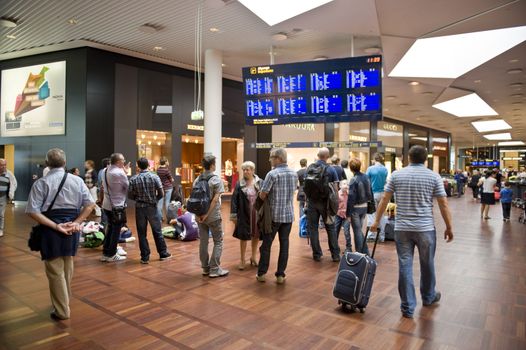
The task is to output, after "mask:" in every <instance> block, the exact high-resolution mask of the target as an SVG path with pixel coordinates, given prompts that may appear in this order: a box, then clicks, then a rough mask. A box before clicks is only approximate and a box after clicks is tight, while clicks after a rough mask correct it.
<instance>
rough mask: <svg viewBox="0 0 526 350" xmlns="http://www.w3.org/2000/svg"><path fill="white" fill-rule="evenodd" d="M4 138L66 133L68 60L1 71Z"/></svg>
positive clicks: (1, 121) (0, 106) (0, 101)
mask: <svg viewBox="0 0 526 350" xmlns="http://www.w3.org/2000/svg"><path fill="white" fill-rule="evenodd" d="M1 89H2V90H1V93H2V96H1V100H0V112H1V116H0V123H1V128H0V132H1V136H2V137H15V136H42V135H63V134H65V132H66V61H60V62H52V63H45V64H39V65H35V66H28V67H20V68H13V69H6V70H3V71H2V85H1Z"/></svg>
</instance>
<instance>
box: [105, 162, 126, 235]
mask: <svg viewBox="0 0 526 350" xmlns="http://www.w3.org/2000/svg"><path fill="white" fill-rule="evenodd" d="M104 180H105V181H106V192H108V197H109V199H110V205H111V223H112V224H114V225H123V224H125V223H126V221H127V219H126V205H119V206H117V207H114V206H113V201H112V199H111V194H110V184H109V183H108V168H106V170H104Z"/></svg>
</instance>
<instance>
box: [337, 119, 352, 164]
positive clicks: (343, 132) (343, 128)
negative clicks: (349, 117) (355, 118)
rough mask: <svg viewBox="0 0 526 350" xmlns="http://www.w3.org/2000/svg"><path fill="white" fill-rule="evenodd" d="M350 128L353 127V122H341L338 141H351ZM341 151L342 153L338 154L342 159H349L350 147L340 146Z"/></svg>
mask: <svg viewBox="0 0 526 350" xmlns="http://www.w3.org/2000/svg"><path fill="white" fill-rule="evenodd" d="M350 129H351V123H349V122H345V123H340V127H339V128H338V130H339V131H338V134H339V135H338V136H339V137H338V141H344V142H346V141H349V134H350ZM339 152H340V154H338V156H340V160H344V159H345V160H349V149H348V148H340V149H339Z"/></svg>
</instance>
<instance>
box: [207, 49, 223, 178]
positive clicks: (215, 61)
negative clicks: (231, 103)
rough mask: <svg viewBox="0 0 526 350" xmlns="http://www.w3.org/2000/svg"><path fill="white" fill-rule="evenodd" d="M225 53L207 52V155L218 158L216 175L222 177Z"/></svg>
mask: <svg viewBox="0 0 526 350" xmlns="http://www.w3.org/2000/svg"><path fill="white" fill-rule="evenodd" d="M222 63H223V53H222V52H221V51H219V50H214V49H207V50H206V51H205V110H204V118H205V120H204V127H205V130H204V134H205V155H209V154H211V155H214V156H215V157H216V174H217V175H221V168H222V166H223V163H222V160H221V136H222V135H221V126H222V125H221V124H222V119H223V118H222V112H221V111H222V98H223V81H222V79H223V68H222V66H221V64H222Z"/></svg>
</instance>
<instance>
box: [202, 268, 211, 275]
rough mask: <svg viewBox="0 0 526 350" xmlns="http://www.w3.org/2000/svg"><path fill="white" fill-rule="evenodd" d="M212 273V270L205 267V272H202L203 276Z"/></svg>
mask: <svg viewBox="0 0 526 350" xmlns="http://www.w3.org/2000/svg"><path fill="white" fill-rule="evenodd" d="M209 274H210V270H209V269H203V272H201V275H203V276H208V275H209Z"/></svg>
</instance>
